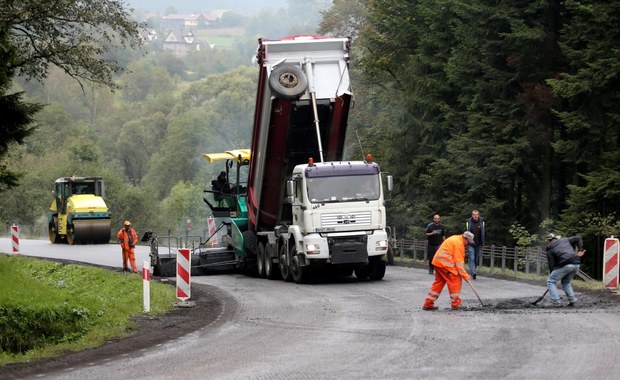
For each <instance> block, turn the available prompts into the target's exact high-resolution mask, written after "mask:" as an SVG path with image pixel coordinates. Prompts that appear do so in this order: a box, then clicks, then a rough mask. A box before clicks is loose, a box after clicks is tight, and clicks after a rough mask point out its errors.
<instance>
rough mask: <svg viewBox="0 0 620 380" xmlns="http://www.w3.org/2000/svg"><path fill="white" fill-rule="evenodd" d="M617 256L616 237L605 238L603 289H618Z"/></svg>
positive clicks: (619, 249)
mask: <svg viewBox="0 0 620 380" xmlns="http://www.w3.org/2000/svg"><path fill="white" fill-rule="evenodd" d="M618 256H620V243H619V242H618V239H616V238H614V237H613V236H612V237H611V238H608V239H605V249H604V252H603V286H604V287H605V289H618Z"/></svg>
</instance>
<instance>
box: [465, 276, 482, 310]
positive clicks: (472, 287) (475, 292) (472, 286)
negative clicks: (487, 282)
mask: <svg viewBox="0 0 620 380" xmlns="http://www.w3.org/2000/svg"><path fill="white" fill-rule="evenodd" d="M466 281H467V283H468V284H469V286H471V290H473V291H474V294H475V295H476V297H478V301H480V305H482V306H483V307H484V306H486V305H485V304H484V303H483V302H482V300H481V299H480V296H479V295H478V292H477V291H476V289H475V288H474V285H473V284H472V283H471V281H470V280H466Z"/></svg>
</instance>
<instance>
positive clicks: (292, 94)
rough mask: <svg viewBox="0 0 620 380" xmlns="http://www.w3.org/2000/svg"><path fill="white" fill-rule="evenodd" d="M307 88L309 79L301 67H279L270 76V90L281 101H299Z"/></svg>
mask: <svg viewBox="0 0 620 380" xmlns="http://www.w3.org/2000/svg"><path fill="white" fill-rule="evenodd" d="M307 87H308V78H306V74H305V73H304V72H303V70H302V69H300V68H299V66H294V65H286V64H284V65H279V66H277V67H276V68H275V69H273V71H272V72H271V74H270V75H269V88H270V89H271V92H273V93H274V95H275V96H276V97H277V98H280V99H287V100H291V99H297V98H299V97H300V96H301V95H302V94H303V93H304V92H306V88H307Z"/></svg>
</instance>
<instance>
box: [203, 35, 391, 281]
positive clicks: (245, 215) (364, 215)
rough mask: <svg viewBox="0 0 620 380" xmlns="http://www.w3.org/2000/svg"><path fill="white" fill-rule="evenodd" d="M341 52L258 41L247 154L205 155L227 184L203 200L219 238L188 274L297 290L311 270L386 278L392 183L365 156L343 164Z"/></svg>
mask: <svg viewBox="0 0 620 380" xmlns="http://www.w3.org/2000/svg"><path fill="white" fill-rule="evenodd" d="M349 48H350V39H349V38H324V37H318V36H294V37H287V38H283V39H280V40H266V39H260V40H259V46H258V49H257V56H256V62H257V63H258V66H259V74H258V88H257V94H256V106H255V111H254V124H253V131H252V145H251V149H250V150H247V149H242V150H237V151H235V150H231V151H227V152H225V153H223V154H222V155H221V156H220V154H205V157H206V158H207V159H209V161H210V162H216V161H217V159H216V158H217V157H220V158H225V159H226V164H225V165H224V167H225V169H226V178H227V180H228V182H229V185H228V187H227V188H226V190H225V191H222V190H220V189H216V186H215V184H214V186H213V188H211V189H208V190H205V198H204V199H205V202H206V203H207V204H208V206H209V207H210V208H211V211H212V214H213V216H214V217H216V218H217V219H218V231H223V232H224V236H223V238H222V239H219V240H218V244H217V245H215V244H209V240H211V238H212V236H209V237H208V238H207V239H206V240H207V241H206V242H205V244H203V245H202V246H201V247H200V248H198V249H196V250H194V252H193V253H194V255H193V259H192V267H193V268H195V267H200V268H204V269H207V270H208V269H209V268H215V267H218V266H221V265H226V266H233V267H235V268H238V269H242V270H244V271H246V272H248V273H251V274H255V275H259V276H261V277H267V278H269V279H275V278H282V279H283V280H285V281H295V282H297V283H303V282H306V281H307V280H308V278H309V276H310V275H311V273H312V272H314V273H328V272H329V273H336V274H342V275H352V274H353V273H355V275H356V277H357V278H358V279H360V280H368V279H370V280H380V279H382V278H383V277H384V275H385V266H386V261H387V253H388V235H387V233H386V231H385V223H386V213H385V202H386V199H385V197H384V182H385V184H386V185H387V189H388V190H390V191H391V189H392V177H391V176H386V177H385V178H383V174H382V172H381V168H380V166H379V165H378V163H376V162H374V161H373V159H372V157H371V156H370V155H368V156H366V157H365V158H364V159H362V160H358V161H356V160H344V144H345V134H346V129H347V119H348V114H349V108H350V106H351V101H352V93H351V89H350V81H349ZM248 153H249V159H248ZM229 169H230V170H229ZM244 170H246V171H247V177H245V176H244V175H243V173H244Z"/></svg>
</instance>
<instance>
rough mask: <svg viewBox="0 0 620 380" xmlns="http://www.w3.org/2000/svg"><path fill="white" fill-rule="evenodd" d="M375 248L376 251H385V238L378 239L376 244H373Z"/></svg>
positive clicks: (386, 244) (386, 246) (386, 247)
mask: <svg viewBox="0 0 620 380" xmlns="http://www.w3.org/2000/svg"><path fill="white" fill-rule="evenodd" d="M375 249H376V250H377V251H387V249H388V242H387V240H379V241H378V242H377V244H376V245H375Z"/></svg>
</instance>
